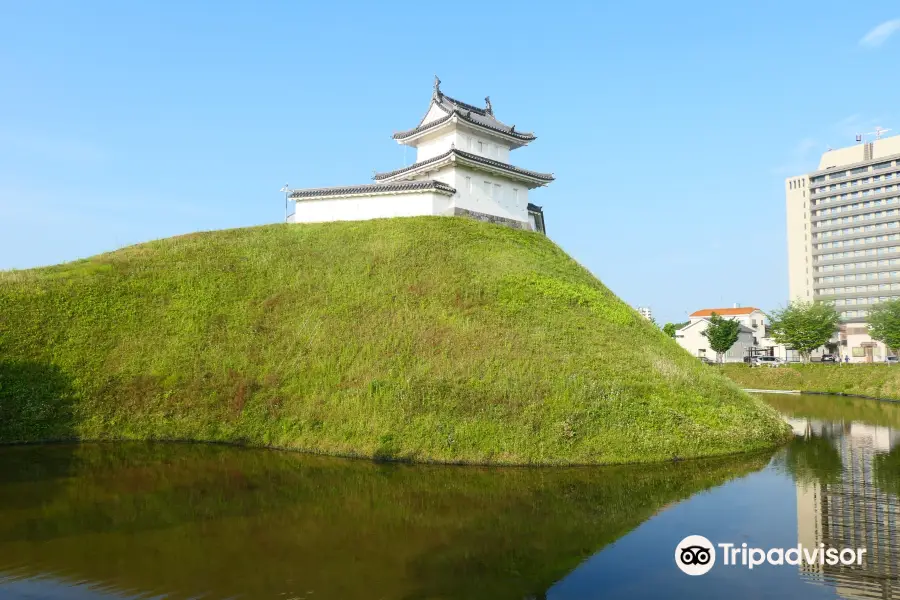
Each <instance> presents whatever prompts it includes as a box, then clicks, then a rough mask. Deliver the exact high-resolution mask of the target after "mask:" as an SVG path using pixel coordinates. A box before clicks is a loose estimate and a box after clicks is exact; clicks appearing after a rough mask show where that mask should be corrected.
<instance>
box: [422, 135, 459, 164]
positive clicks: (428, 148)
mask: <svg viewBox="0 0 900 600" xmlns="http://www.w3.org/2000/svg"><path fill="white" fill-rule="evenodd" d="M452 141H453V136H452V135H444V136H440V137H436V138H432V139H424V140H420V141H419V143H418V146H416V162H422V161H423V160H428V159H429V158H432V157H434V156H438V155H440V154H443V153H444V152H446V151H447V150H449V149H450V144H451V142H452Z"/></svg>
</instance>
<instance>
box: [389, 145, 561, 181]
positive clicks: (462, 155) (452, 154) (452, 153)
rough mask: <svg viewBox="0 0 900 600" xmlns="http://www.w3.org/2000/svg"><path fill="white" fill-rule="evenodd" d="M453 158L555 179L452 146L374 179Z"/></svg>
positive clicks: (547, 179)
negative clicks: (441, 152)
mask: <svg viewBox="0 0 900 600" xmlns="http://www.w3.org/2000/svg"><path fill="white" fill-rule="evenodd" d="M452 158H457V159H463V162H470V163H476V164H480V165H484V166H488V167H493V168H495V169H499V170H501V171H506V172H508V173H511V174H516V175H523V176H525V177H530V178H533V179H538V180H540V181H543V182H547V183H549V182H551V181H553V175H552V174H550V173H538V172H537V171H529V170H528V169H522V168H519V167H514V166H513V165H510V164H507V163H504V162H500V161H499V160H493V159H491V158H484V157H483V156H478V155H477V154H472V153H471V152H465V151H463V150H457V149H455V148H451V149H450V150H447V151H446V152H444V153H443V154H438V155H437V156H434V157H432V158H429V159H428V160H423V161H421V162H417V163H414V164H411V165H410V166H408V167H403V168H402V169H396V170H394V171H387V172H385V173H376V174H375V177H374V179H375V180H376V181H380V180H382V179H390V178H391V177H396V176H397V175H402V174H403V173H407V172H410V171H415V170H417V169H419V168H421V167H424V166H427V165H432V164H436V163H440V162H443V161H448V162H449V160H451V159H452Z"/></svg>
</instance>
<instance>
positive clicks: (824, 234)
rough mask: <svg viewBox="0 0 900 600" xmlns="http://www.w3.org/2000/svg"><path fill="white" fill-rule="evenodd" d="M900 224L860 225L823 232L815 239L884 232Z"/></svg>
mask: <svg viewBox="0 0 900 600" xmlns="http://www.w3.org/2000/svg"><path fill="white" fill-rule="evenodd" d="M898 227H900V224H898V223H897V222H891V223H877V224H873V225H858V226H856V227H845V228H844V229H835V230H832V231H821V232H819V233H817V234H816V235H815V236H814V237H815V239H817V240H818V239H827V238H830V237H840V236H842V235H851V234H854V233H862V232H865V231H883V230H885V229H897V228H898Z"/></svg>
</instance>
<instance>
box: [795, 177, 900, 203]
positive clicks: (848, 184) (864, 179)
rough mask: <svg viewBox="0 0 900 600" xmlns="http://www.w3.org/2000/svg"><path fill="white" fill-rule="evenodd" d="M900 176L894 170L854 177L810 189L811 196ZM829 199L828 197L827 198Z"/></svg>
mask: <svg viewBox="0 0 900 600" xmlns="http://www.w3.org/2000/svg"><path fill="white" fill-rule="evenodd" d="M897 178H900V172H898V171H894V172H892V173H882V174H879V175H873V176H871V177H861V178H859V179H852V180H848V181H842V182H840V183H832V184H831V185H823V186H819V187H816V188H813V189H811V190H810V192H809V194H810V196H818V195H821V194H825V193H828V192H834V191H837V190H842V189H847V188H852V187H857V186H861V185H867V184H870V183H876V182H878V181H887V180H888V179H897ZM825 200H827V199H825Z"/></svg>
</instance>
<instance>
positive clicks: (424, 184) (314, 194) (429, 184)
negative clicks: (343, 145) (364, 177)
mask: <svg viewBox="0 0 900 600" xmlns="http://www.w3.org/2000/svg"><path fill="white" fill-rule="evenodd" d="M423 191H434V192H444V193H447V194H455V193H456V189H455V188H453V187H451V186H449V185H447V184H446V183H444V182H443V181H437V180H434V179H420V180H417V181H397V182H394V183H367V184H363V185H351V186H339V187H327V188H310V189H306V190H294V191H293V192H291V195H290V196H289V197H290V199H291V200H303V199H305V198H320V197H323V196H364V195H369V194H383V193H390V192H423Z"/></svg>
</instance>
